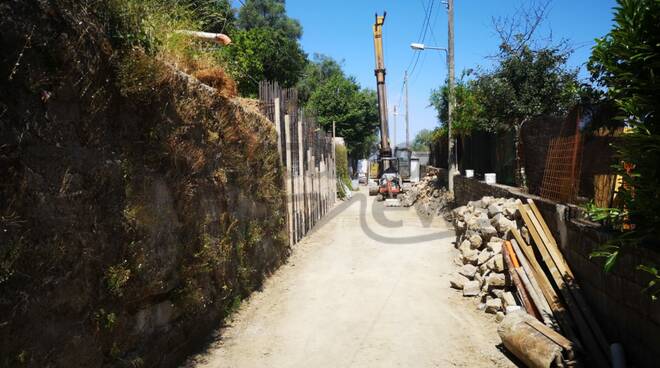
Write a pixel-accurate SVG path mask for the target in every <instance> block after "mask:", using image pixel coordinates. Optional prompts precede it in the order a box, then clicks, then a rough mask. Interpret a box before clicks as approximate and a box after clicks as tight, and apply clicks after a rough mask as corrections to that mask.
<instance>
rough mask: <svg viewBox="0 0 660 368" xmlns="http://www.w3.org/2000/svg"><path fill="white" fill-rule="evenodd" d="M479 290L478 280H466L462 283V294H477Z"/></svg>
mask: <svg viewBox="0 0 660 368" xmlns="http://www.w3.org/2000/svg"><path fill="white" fill-rule="evenodd" d="M480 291H481V287H480V285H479V282H478V281H468V282H466V283H465V285H463V296H477V295H479V292H480Z"/></svg>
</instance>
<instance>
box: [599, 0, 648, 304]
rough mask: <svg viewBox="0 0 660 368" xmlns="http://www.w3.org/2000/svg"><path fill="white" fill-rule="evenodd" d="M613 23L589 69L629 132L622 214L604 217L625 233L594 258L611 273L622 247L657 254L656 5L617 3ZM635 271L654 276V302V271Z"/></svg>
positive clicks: (622, 168)
mask: <svg viewBox="0 0 660 368" xmlns="http://www.w3.org/2000/svg"><path fill="white" fill-rule="evenodd" d="M614 22H615V24H614V27H613V29H612V30H611V31H610V32H609V34H607V35H606V36H605V37H603V38H601V39H598V40H597V44H596V46H595V47H594V48H593V53H592V56H591V59H590V61H589V64H588V68H589V70H590V71H591V73H592V77H593V80H594V81H596V82H597V83H598V84H599V85H600V86H601V87H604V88H606V90H607V97H609V98H611V99H613V100H614V101H615V102H616V103H617V105H618V107H619V109H620V110H621V114H620V119H622V120H624V121H625V122H626V123H627V125H628V126H629V127H630V128H631V131H630V132H629V133H628V134H624V135H623V136H622V137H621V141H620V142H619V143H618V144H616V145H615V148H616V150H617V152H618V156H619V157H618V158H619V159H620V160H621V161H620V162H621V163H620V165H619V166H618V173H619V174H620V175H621V177H622V178H623V182H624V185H622V186H621V188H620V189H619V192H618V194H617V195H618V197H619V198H620V199H621V200H622V202H623V206H622V207H623V210H621V209H610V210H611V212H610V214H609V215H608V216H609V217H610V218H612V219H613V220H614V222H615V223H616V224H617V226H618V228H619V229H620V230H623V231H624V232H623V234H622V235H621V236H620V237H619V238H617V239H615V241H613V242H610V243H608V244H606V245H605V246H604V247H603V248H602V249H601V250H599V251H598V252H596V253H595V254H594V255H596V256H603V257H607V261H606V262H605V268H606V269H610V268H612V267H613V265H614V264H615V261H616V259H617V257H618V255H619V252H620V250H621V246H623V245H629V244H635V245H647V246H649V245H650V246H653V247H655V249H658V248H657V247H658V242H657V239H658V235H659V234H658V233H659V231H660V230H659V229H660V215H659V214H660V192H659V191H658V188H659V187H660V81H659V80H658V76H659V75H660V2H659V1H657V0H635V1H632V0H618V6H617V8H616V14H615V16H614ZM639 269H642V270H645V271H647V272H649V273H651V274H652V275H653V276H654V278H653V279H652V281H651V282H650V283H649V291H650V293H651V295H653V296H654V297H656V296H657V295H658V294H660V288H659V287H658V285H660V271H659V270H658V268H657V266H654V265H640V266H639Z"/></svg>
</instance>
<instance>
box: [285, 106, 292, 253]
mask: <svg viewBox="0 0 660 368" xmlns="http://www.w3.org/2000/svg"><path fill="white" fill-rule="evenodd" d="M290 122H291V120H290V118H289V114H286V115H284V144H285V147H286V149H285V151H286V152H285V155H286V204H287V222H288V225H289V245H293V244H294V236H293V182H292V180H293V178H292V176H293V175H291V147H290V145H289V142H290V141H291V128H290Z"/></svg>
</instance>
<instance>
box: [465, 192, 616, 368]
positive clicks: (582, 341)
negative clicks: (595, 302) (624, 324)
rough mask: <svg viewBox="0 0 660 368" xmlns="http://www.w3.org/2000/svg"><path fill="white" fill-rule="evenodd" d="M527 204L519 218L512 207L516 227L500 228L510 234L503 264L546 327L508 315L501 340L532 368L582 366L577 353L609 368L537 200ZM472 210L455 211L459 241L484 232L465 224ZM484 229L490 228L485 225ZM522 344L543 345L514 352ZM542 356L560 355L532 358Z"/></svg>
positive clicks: (518, 208) (605, 348)
mask: <svg viewBox="0 0 660 368" xmlns="http://www.w3.org/2000/svg"><path fill="white" fill-rule="evenodd" d="M484 199H485V201H486V202H489V201H491V199H490V197H484ZM484 199H482V202H483V201H484ZM511 201H514V200H512V199H506V200H504V203H506V204H509V203H511ZM500 202H501V200H500ZM526 202H527V203H523V202H522V201H520V200H515V212H514V213H511V210H510V206H509V214H510V215H511V216H509V218H511V219H513V220H514V221H508V222H506V221H505V222H503V223H500V221H498V224H499V225H500V227H499V228H498V229H497V230H498V232H500V231H504V234H502V235H501V237H502V239H503V242H502V258H503V262H504V266H505V267H504V268H505V273H506V275H507V276H508V277H507V285H510V289H511V291H513V294H514V295H515V296H516V299H517V300H518V301H519V303H520V305H521V306H522V310H523V311H524V312H526V313H525V314H526V315H529V316H531V317H533V318H534V320H535V321H538V322H539V323H540V325H543V326H545V327H540V325H538V324H537V325H534V326H532V327H530V325H529V323H526V324H525V323H520V317H513V316H512V317H509V316H508V315H507V317H506V319H504V320H505V321H507V320H509V319H511V320H509V321H508V322H506V324H507V326H509V327H507V328H501V329H500V336H501V338H502V340H503V342H505V346H507V348H508V349H509V350H510V351H511V352H513V353H514V354H516V355H517V356H518V357H519V358H520V359H521V360H522V361H524V362H532V361H533V362H536V363H535V364H531V365H530V364H529V363H528V365H530V366H539V367H540V366H548V367H549V366H573V365H575V364H577V363H576V360H575V357H576V355H575V354H574V353H575V352H580V353H583V355H582V356H584V357H585V358H586V360H587V363H588V366H590V367H607V366H609V360H610V358H609V345H608V342H607V340H606V339H605V337H604V335H603V332H602V331H601V329H600V327H599V325H598V324H597V322H596V321H595V319H594V317H593V314H592V313H591V311H590V308H589V306H588V305H587V302H586V301H585V298H584V296H583V294H582V291H581V289H580V287H579V285H578V283H577V282H576V280H575V278H574V276H573V273H572V271H571V269H570V267H569V266H568V264H567V263H566V260H565V259H564V257H563V255H562V254H561V252H560V250H559V246H558V244H557V241H556V240H555V238H554V236H553V235H552V233H551V232H550V229H549V227H548V225H547V223H546V221H545V219H544V218H543V216H542V215H541V212H540V211H539V209H538V207H537V206H536V204H535V203H534V201H533V200H531V199H527V201H526ZM471 205H472V206H473V202H470V203H468V205H467V206H463V207H459V208H457V209H456V210H454V217H455V220H454V225H455V227H456V230H457V234H458V236H459V240H460V239H462V238H467V239H469V238H470V237H472V236H473V235H474V234H480V233H483V232H484V230H483V229H481V228H476V229H474V230H473V231H472V232H471V231H470V228H469V226H466V224H465V213H468V212H469V211H470V206H471ZM477 212H479V211H477ZM480 216H481V215H480ZM461 219H463V221H461ZM461 222H463V223H461ZM482 223H483V225H484V227H486V228H487V227H488V225H487V224H485V222H482ZM491 227H492V226H491ZM501 227H506V229H502V228H501ZM473 233H474V234H473ZM459 248H460V245H459ZM507 314H508V313H507ZM503 323H504V322H503ZM512 326H514V327H512ZM515 326H517V327H515ZM544 328H545V329H546V330H545V331H544V330H543V329H544ZM524 331H527V332H524ZM548 331H553V333H555V334H558V335H559V333H561V335H559V336H561V337H562V338H563V339H564V340H561V343H558V341H559V340H558V339H556V338H555V337H556V336H554V337H552V338H548V335H550V333H549V332H548ZM521 336H526V337H524V338H523V337H521ZM543 336H545V337H543ZM522 341H525V343H526V344H530V343H539V344H540V345H539V349H537V350H534V349H527V348H525V347H524V346H510V345H511V344H516V343H520V342H522ZM567 342H568V343H567ZM507 344H508V345H507ZM553 344H554V345H553ZM540 351H546V352H547V351H553V352H555V353H556V354H554V353H553V354H554V355H552V359H547V358H548V357H549V356H545V357H541V356H536V357H534V356H531V355H534V354H538V352H540ZM519 354H520V355H522V356H520V355H519ZM578 355H579V354H578ZM540 362H547V363H548V364H550V365H544V364H545V363H544V364H541V363H540ZM537 363H538V364H537Z"/></svg>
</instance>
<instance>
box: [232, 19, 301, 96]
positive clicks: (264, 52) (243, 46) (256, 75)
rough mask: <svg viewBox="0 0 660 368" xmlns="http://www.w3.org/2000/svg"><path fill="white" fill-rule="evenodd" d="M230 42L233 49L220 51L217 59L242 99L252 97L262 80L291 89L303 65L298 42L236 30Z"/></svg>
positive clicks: (270, 33)
mask: <svg viewBox="0 0 660 368" xmlns="http://www.w3.org/2000/svg"><path fill="white" fill-rule="evenodd" d="M232 40H233V45H230V46H229V47H227V48H226V49H223V50H222V55H221V57H222V58H223V59H224V60H225V63H226V64H227V65H228V69H229V71H230V73H231V74H232V76H233V77H234V79H236V81H237V84H238V89H239V91H240V92H241V94H243V95H247V96H254V95H256V94H257V92H258V88H259V81H262V80H270V81H277V82H278V83H280V84H281V85H282V86H284V87H292V86H294V85H295V84H296V83H297V82H298V80H299V79H300V76H301V74H302V71H303V70H304V68H305V65H306V64H307V55H306V54H305V52H304V51H303V50H302V49H301V47H300V44H299V43H298V41H296V40H294V39H291V38H289V37H287V36H286V35H284V34H283V33H282V32H280V31H277V30H272V29H268V28H253V29H249V30H244V29H239V30H236V31H235V32H234V33H233V34H232Z"/></svg>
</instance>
